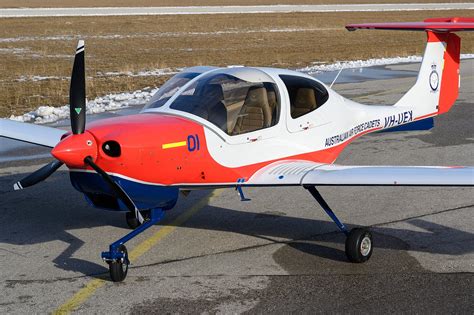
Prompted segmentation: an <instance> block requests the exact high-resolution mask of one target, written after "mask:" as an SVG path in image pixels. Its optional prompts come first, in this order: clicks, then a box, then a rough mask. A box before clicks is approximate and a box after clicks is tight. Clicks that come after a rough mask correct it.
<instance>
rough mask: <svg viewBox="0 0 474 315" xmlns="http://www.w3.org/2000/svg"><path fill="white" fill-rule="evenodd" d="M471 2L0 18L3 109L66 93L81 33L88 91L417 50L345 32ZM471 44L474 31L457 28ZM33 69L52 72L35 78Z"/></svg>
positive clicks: (54, 100)
mask: <svg viewBox="0 0 474 315" xmlns="http://www.w3.org/2000/svg"><path fill="white" fill-rule="evenodd" d="M469 14H471V15H472V12H471V11H467V12H462V11H442V12H441V11H433V12H428V11H423V12H420V11H416V12H404V13H403V16H401V15H400V13H398V12H384V13H383V12H373V13H370V12H364V13H291V14H252V15H189V16H143V17H141V16H140V17H101V18H96V17H80V18H79V17H78V18H25V19H0V57H1V58H0V97H1V99H2V102H1V103H0V117H5V116H9V115H11V114H16V115H17V114H21V113H24V112H26V111H28V110H31V109H34V108H36V107H38V106H39V105H58V106H59V105H64V104H67V102H68V89H69V81H68V79H67V78H68V77H69V76H70V72H71V65H72V55H73V53H74V50H75V45H76V41H77V39H79V38H84V39H85V40H86V58H87V59H86V63H87V76H88V77H89V79H88V86H87V89H88V97H89V98H93V97H95V96H97V95H104V94H107V93H111V92H122V91H132V90H136V89H141V88H144V87H147V86H158V85H160V84H161V83H162V82H163V81H164V80H165V79H166V77H156V76H149V77H128V76H110V75H103V74H104V73H106V72H126V71H130V72H133V73H137V72H139V71H147V70H153V69H157V68H171V69H176V68H180V67H188V66H193V65H218V66H219V65H229V64H244V65H250V66H256V65H259V66H276V67H290V68H298V67H303V66H307V65H310V64H311V63H312V62H334V61H339V60H354V59H368V58H376V57H393V56H405V55H413V54H418V55H420V54H422V52H423V49H424V44H425V34H424V33H422V32H420V33H418V32H415V33H407V32H385V31H357V32H351V33H349V32H347V31H346V30H345V29H344V25H345V24H347V23H357V22H368V21H373V22H382V21H419V20H422V19H424V18H427V17H439V16H454V15H469ZM462 37H463V52H469V53H471V52H474V40H473V39H474V34H467V33H465V34H462ZM32 76H42V77H49V79H44V80H41V81H35V80H32V78H31V77H32Z"/></svg>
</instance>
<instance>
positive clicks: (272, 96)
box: [267, 90, 278, 126]
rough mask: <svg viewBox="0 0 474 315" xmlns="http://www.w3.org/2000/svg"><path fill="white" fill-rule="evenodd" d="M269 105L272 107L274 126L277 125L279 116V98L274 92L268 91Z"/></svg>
mask: <svg viewBox="0 0 474 315" xmlns="http://www.w3.org/2000/svg"><path fill="white" fill-rule="evenodd" d="M267 97H268V105H270V110H271V112H272V126H273V125H275V124H276V123H277V121H276V120H277V119H278V114H277V105H278V102H277V98H276V93H275V91H273V90H267Z"/></svg>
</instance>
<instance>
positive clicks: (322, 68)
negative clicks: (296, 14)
mask: <svg viewBox="0 0 474 315" xmlns="http://www.w3.org/2000/svg"><path fill="white" fill-rule="evenodd" d="M472 58H474V54H461V59H472ZM421 60H422V57H421V56H408V57H395V58H377V59H368V60H354V61H342V62H336V63H333V64H329V65H324V64H323V65H314V66H308V67H304V68H301V69H297V70H296V71H300V72H304V73H308V74H316V73H321V72H328V71H338V70H341V69H357V68H367V67H373V66H386V65H393V64H399V63H413V62H421Z"/></svg>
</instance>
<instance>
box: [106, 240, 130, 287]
mask: <svg viewBox="0 0 474 315" xmlns="http://www.w3.org/2000/svg"><path fill="white" fill-rule="evenodd" d="M118 251H119V252H120V253H122V254H124V258H122V259H121V260H118V261H111V262H110V263H109V272H110V278H111V279H112V281H113V282H121V281H123V280H124V279H125V277H127V272H128V264H129V262H128V252H127V248H126V247H125V245H120V247H119V249H118Z"/></svg>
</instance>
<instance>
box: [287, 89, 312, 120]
mask: <svg viewBox="0 0 474 315" xmlns="http://www.w3.org/2000/svg"><path fill="white" fill-rule="evenodd" d="M316 108H317V103H316V96H315V95H314V90H313V89H312V88H299V89H298V90H297V91H296V95H295V99H294V100H293V102H292V104H291V117H292V118H298V117H300V116H303V115H304V114H306V113H309V112H311V111H313V110H315V109H316Z"/></svg>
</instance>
